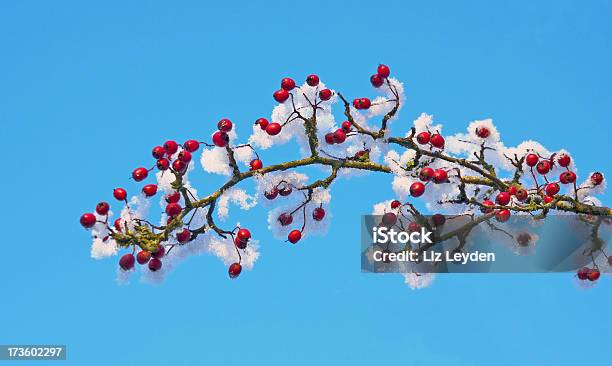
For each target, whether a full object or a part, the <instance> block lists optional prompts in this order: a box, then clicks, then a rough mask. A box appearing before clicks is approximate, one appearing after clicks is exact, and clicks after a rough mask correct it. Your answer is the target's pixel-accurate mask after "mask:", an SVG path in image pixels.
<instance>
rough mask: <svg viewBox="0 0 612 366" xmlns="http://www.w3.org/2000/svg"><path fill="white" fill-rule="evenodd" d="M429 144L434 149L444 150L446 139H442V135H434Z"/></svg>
mask: <svg viewBox="0 0 612 366" xmlns="http://www.w3.org/2000/svg"><path fill="white" fill-rule="evenodd" d="M429 142H431V145H432V146H433V147H437V148H438V149H442V148H444V137H442V135H440V134H437V133H435V134H433V135H432V136H431V140H430V141H429Z"/></svg>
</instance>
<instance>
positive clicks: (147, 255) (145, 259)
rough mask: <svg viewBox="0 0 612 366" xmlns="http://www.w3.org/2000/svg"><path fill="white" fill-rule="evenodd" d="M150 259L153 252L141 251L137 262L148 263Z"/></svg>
mask: <svg viewBox="0 0 612 366" xmlns="http://www.w3.org/2000/svg"><path fill="white" fill-rule="evenodd" d="M150 259H151V252H147V251H146V250H141V251H140V252H138V254H137V255H136V261H138V264H145V263H148V262H149V260H150Z"/></svg>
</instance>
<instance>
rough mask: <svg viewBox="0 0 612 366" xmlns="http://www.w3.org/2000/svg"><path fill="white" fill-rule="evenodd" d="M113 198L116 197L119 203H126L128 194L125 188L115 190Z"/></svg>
mask: <svg viewBox="0 0 612 366" xmlns="http://www.w3.org/2000/svg"><path fill="white" fill-rule="evenodd" d="M113 197H115V199H117V200H118V201H125V198H126V197H127V192H126V191H125V189H123V188H115V190H114V191H113Z"/></svg>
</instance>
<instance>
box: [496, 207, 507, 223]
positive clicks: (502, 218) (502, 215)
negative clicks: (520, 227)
mask: <svg viewBox="0 0 612 366" xmlns="http://www.w3.org/2000/svg"><path fill="white" fill-rule="evenodd" d="M509 219H510V210H506V209H503V210H499V211H497V212H496V213H495V220H497V221H499V222H506V221H508V220H509Z"/></svg>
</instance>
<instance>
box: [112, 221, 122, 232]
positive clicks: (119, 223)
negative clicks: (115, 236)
mask: <svg viewBox="0 0 612 366" xmlns="http://www.w3.org/2000/svg"><path fill="white" fill-rule="evenodd" d="M113 225H114V226H115V230H117V231H119V232H121V230H122V226H123V225H122V219H121V218H118V219H117V220H115V223H114V224H113Z"/></svg>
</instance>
